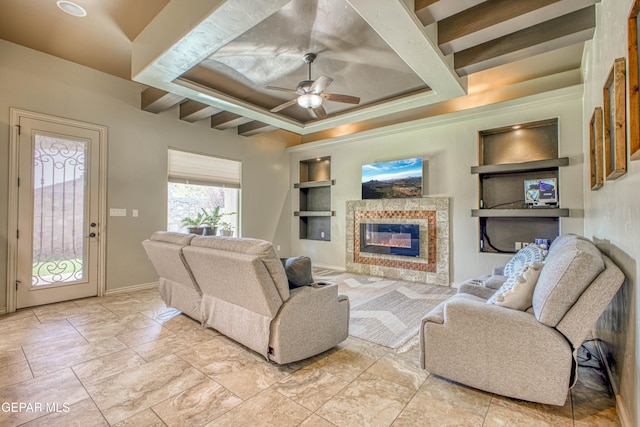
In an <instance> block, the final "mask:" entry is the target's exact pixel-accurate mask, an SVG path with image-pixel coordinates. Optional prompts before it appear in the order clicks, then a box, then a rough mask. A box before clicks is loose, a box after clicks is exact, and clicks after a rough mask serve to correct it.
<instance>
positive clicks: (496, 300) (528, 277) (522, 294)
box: [487, 262, 542, 311]
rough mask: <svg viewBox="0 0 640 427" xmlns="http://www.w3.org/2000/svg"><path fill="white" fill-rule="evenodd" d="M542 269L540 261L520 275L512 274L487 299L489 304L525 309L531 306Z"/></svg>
mask: <svg viewBox="0 0 640 427" xmlns="http://www.w3.org/2000/svg"><path fill="white" fill-rule="evenodd" d="M540 271H542V264H541V263H539V262H536V263H533V264H531V265H528V266H526V267H525V268H524V270H523V271H522V274H521V275H519V276H511V277H509V278H508V279H507V281H506V282H504V284H503V285H502V287H501V288H500V289H498V290H497V291H496V293H494V294H493V295H492V296H491V298H489V299H488V300H487V304H495V305H499V306H501V307H507V308H512V309H514V310H521V311H524V310H526V309H528V308H529V307H531V300H532V299H533V290H534V289H535V286H536V283H537V282H538V277H539V276H540Z"/></svg>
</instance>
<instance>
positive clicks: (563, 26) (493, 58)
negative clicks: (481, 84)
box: [454, 6, 596, 76]
mask: <svg viewBox="0 0 640 427" xmlns="http://www.w3.org/2000/svg"><path fill="white" fill-rule="evenodd" d="M595 25H596V15H595V6H590V7H587V8H585V9H581V10H579V11H577V12H573V13H570V14H568V15H564V16H560V17H558V18H555V19H552V20H550V21H546V22H543V23H541V24H538V25H535V26H533V27H529V28H525V29H524V30H520V31H517V32H515V33H512V34H509V35H507V36H504V37H500V38H498V39H495V40H492V41H489V42H486V43H483V44H481V45H478V46H475V47H472V48H469V49H465V50H463V51H461V52H458V53H456V54H455V55H454V66H455V70H456V72H457V73H458V74H459V75H461V76H465V75H468V74H471V73H476V72H478V71H482V70H486V69H488V68H493V67H497V66H499V65H503V64H506V63H508V62H513V61H517V60H518V59H522V58H525V57H530V56H534V55H538V54H540V53H544V52H549V51H552V50H555V49H559V48H561V47H565V46H570V45H572V44H576V43H581V42H584V41H586V40H589V39H591V37H593V32H594V31H595Z"/></svg>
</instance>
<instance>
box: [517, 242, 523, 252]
mask: <svg viewBox="0 0 640 427" xmlns="http://www.w3.org/2000/svg"><path fill="white" fill-rule="evenodd" d="M520 249H522V242H516V251H519V250H520Z"/></svg>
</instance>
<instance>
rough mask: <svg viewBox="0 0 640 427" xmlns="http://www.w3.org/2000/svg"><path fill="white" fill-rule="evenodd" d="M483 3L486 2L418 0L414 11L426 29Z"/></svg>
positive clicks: (476, 0)
mask: <svg viewBox="0 0 640 427" xmlns="http://www.w3.org/2000/svg"><path fill="white" fill-rule="evenodd" d="M483 1H484V0H439V1H438V0H416V1H415V4H414V10H415V13H416V16H417V17H418V19H419V20H420V22H421V23H422V25H424V26H425V27H426V26H427V25H431V24H433V23H434V22H438V21H442V20H443V19H445V18H448V17H449V16H452V15H455V14H456V13H459V12H462V11H463V10H465V9H468V8H470V7H473V6H475V5H477V4H479V3H482V2H483Z"/></svg>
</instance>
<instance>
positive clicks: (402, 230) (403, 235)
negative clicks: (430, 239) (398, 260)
mask: <svg viewBox="0 0 640 427" xmlns="http://www.w3.org/2000/svg"><path fill="white" fill-rule="evenodd" d="M360 252H370V253H374V254H388V255H400V256H407V257H419V256H420V225H419V224H366V223H360Z"/></svg>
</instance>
